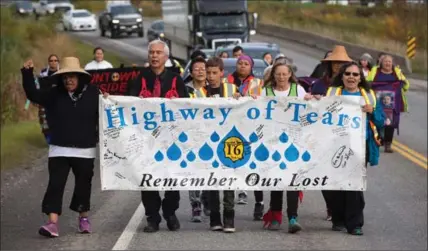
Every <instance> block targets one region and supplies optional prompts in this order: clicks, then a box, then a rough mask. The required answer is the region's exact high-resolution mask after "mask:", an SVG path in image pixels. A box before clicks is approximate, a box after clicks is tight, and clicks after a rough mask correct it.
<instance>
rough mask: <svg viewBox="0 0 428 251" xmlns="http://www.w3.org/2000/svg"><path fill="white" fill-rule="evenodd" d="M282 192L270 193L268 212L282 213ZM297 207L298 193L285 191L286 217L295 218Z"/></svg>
mask: <svg viewBox="0 0 428 251" xmlns="http://www.w3.org/2000/svg"><path fill="white" fill-rule="evenodd" d="M283 197H284V192H283V191H271V192H270V210H271V211H282V204H283ZM298 206H299V191H287V215H288V218H290V217H293V216H294V217H297V208H298Z"/></svg>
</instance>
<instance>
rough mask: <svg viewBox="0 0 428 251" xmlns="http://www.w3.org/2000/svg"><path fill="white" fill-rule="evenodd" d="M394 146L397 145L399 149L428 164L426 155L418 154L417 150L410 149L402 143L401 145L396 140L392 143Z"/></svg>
mask: <svg viewBox="0 0 428 251" xmlns="http://www.w3.org/2000/svg"><path fill="white" fill-rule="evenodd" d="M392 144H393V145H395V146H396V147H399V148H401V149H402V150H404V151H406V152H408V153H410V154H412V155H413V156H414V157H416V158H418V159H419V160H421V161H423V162H425V163H426V162H427V157H425V156H424V155H422V154H420V153H418V152H416V151H415V150H412V149H411V148H410V147H408V146H406V145H404V144H402V143H400V142H398V141H396V140H394V141H393V142H392Z"/></svg>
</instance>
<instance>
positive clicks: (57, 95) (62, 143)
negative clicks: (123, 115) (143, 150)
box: [21, 57, 99, 237]
mask: <svg viewBox="0 0 428 251" xmlns="http://www.w3.org/2000/svg"><path fill="white" fill-rule="evenodd" d="M33 69H34V65H33V61H32V60H28V61H27V62H25V64H24V67H23V68H22V69H21V73H22V78H23V85H24V90H25V93H26V95H27V97H28V99H29V100H30V101H32V102H34V103H36V104H39V105H42V106H44V107H46V108H47V111H48V113H49V114H48V124H49V128H50V130H51V141H50V145H49V159H48V169H49V184H48V187H47V190H46V193H45V196H44V198H43V202H42V212H43V213H45V214H46V215H48V216H49V221H48V222H47V223H46V224H45V225H43V226H42V227H41V228H40V229H39V234H41V235H43V236H46V237H57V236H59V234H58V225H57V224H58V218H59V216H60V215H61V213H62V212H61V211H62V210H61V209H62V198H63V194H64V188H65V185H66V182H67V177H68V174H69V172H70V168H71V169H72V171H73V174H74V177H75V187H74V193H73V198H72V200H71V204H70V209H71V210H73V211H75V212H78V213H79V231H80V232H81V233H90V232H91V225H90V223H89V220H88V211H89V210H90V196H91V183H92V177H93V174H94V173H93V169H94V160H95V157H96V144H97V142H98V137H97V126H98V95H99V90H98V88H97V87H96V86H93V85H90V84H89V82H90V80H91V75H90V74H89V73H87V72H86V71H85V70H83V69H82V68H81V67H80V62H79V59H77V58H75V57H66V58H64V59H63V62H62V65H61V69H60V70H58V71H57V72H56V73H54V74H53V75H52V76H50V78H51V80H52V81H54V82H53V83H56V84H57V85H56V86H54V87H53V88H50V89H47V90H43V89H37V88H36V86H35V85H34V74H33Z"/></svg>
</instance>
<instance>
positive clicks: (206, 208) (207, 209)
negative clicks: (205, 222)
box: [203, 206, 211, 216]
mask: <svg viewBox="0 0 428 251" xmlns="http://www.w3.org/2000/svg"><path fill="white" fill-rule="evenodd" d="M203 211H204V214H205V216H210V214H211V210H210V209H209V208H208V207H207V206H204V209H203Z"/></svg>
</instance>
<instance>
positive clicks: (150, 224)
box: [143, 222, 159, 233]
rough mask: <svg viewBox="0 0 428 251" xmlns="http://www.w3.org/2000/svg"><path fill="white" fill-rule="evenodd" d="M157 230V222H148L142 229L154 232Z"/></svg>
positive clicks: (146, 231)
mask: <svg viewBox="0 0 428 251" xmlns="http://www.w3.org/2000/svg"><path fill="white" fill-rule="evenodd" d="M157 231H159V224H156V223H154V222H148V223H147V225H146V226H145V227H144V229H143V232H145V233H155V232H157Z"/></svg>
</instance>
